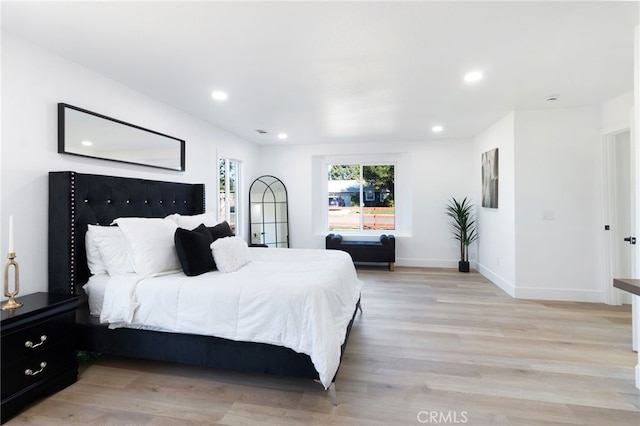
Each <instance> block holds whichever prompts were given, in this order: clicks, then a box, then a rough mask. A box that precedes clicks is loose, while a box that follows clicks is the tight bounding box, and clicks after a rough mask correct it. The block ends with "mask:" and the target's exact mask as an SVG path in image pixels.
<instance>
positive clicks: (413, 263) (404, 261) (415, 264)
mask: <svg viewBox="0 0 640 426" xmlns="http://www.w3.org/2000/svg"><path fill="white" fill-rule="evenodd" d="M396 266H407V267H411V268H452V269H458V261H457V260H446V259H418V258H409V257H403V258H396ZM469 266H470V268H471V269H476V262H473V261H470V262H469Z"/></svg>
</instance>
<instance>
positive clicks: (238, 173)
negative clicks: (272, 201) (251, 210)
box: [216, 155, 243, 235]
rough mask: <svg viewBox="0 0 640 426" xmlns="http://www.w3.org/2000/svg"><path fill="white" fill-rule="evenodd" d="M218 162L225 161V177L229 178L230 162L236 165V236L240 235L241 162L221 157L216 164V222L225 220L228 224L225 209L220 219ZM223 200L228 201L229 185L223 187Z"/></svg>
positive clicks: (241, 227) (227, 215)
mask: <svg viewBox="0 0 640 426" xmlns="http://www.w3.org/2000/svg"><path fill="white" fill-rule="evenodd" d="M220 160H225V176H227V177H228V176H229V162H230V161H232V162H234V163H236V230H235V233H236V235H242V229H243V226H242V220H241V219H242V216H241V212H242V210H243V209H242V206H241V203H240V200H241V199H242V198H241V195H242V194H241V192H242V189H241V188H242V187H241V185H240V180H241V176H242V167H241V166H242V161H240V160H236V159H235V158H231V157H225V156H223V155H221V156H219V157H218V162H217V164H216V166H217V167H216V217H218V221H220V222H221V221H223V220H226V221H227V222H229V221H230V220H231V212H230V210H229V209H228V208H227V209H225V214H224V217H220ZM225 199H226V200H228V199H229V185H228V184H227V185H226V187H225Z"/></svg>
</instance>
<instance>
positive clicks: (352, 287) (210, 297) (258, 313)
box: [88, 248, 362, 388]
mask: <svg viewBox="0 0 640 426" xmlns="http://www.w3.org/2000/svg"><path fill="white" fill-rule="evenodd" d="M251 254H252V257H253V261H252V262H251V263H249V264H248V265H245V266H244V267H242V268H241V269H240V270H238V271H237V272H233V273H228V274H223V273H221V272H219V271H213V272H208V273H206V274H202V275H199V276H196V277H186V276H185V275H184V274H183V273H171V274H166V275H161V276H152V277H142V276H140V275H137V274H125V275H120V276H116V277H112V278H110V279H109V280H108V282H107V283H106V285H104V301H103V303H102V309H101V311H100V320H101V322H103V323H109V324H110V327H132V328H147V329H154V330H164V331H173V332H180V333H190V334H203V335H210V336H216V337H222V338H226V339H231V340H236V341H247V342H260V343H268V344H272V345H279V346H285V347H288V348H290V349H293V350H294V351H296V352H300V353H305V354H307V355H309V356H310V357H311V360H312V362H313V364H314V366H315V368H316V370H317V371H318V374H319V377H320V381H321V383H322V384H323V385H324V386H325V388H327V387H328V386H329V385H330V384H331V380H332V379H333V377H334V375H335V373H336V371H337V369H338V364H339V362H340V347H341V345H342V343H344V340H345V334H346V328H347V324H348V323H349V321H350V320H351V317H352V315H353V312H354V309H355V306H356V303H357V301H358V299H359V297H360V290H361V288H362V282H361V281H360V280H358V278H357V274H356V271H355V268H354V267H353V262H352V261H351V257H350V256H349V255H348V254H347V253H345V252H342V251H339V250H304V249H275V248H268V249H266V248H252V249H251ZM91 286H92V284H91V283H90V284H89V285H88V288H89V291H88V294H89V296H90V298H91V297H92V293H96V294H99V293H100V292H99V291H98V290H95V291H93V290H92V287H91ZM90 305H91V304H90ZM94 305H95V303H94ZM92 313H95V312H92Z"/></svg>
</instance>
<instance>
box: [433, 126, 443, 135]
mask: <svg viewBox="0 0 640 426" xmlns="http://www.w3.org/2000/svg"><path fill="white" fill-rule="evenodd" d="M443 130H444V127H442V126H433V127H432V128H431V131H432V132H434V133H439V132H441V131H443Z"/></svg>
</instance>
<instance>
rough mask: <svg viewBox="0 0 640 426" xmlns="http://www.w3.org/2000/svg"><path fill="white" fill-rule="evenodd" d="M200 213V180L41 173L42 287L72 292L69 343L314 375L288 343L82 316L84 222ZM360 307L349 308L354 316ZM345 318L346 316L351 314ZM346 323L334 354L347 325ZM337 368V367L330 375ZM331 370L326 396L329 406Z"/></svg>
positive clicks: (85, 307) (225, 366)
mask: <svg viewBox="0 0 640 426" xmlns="http://www.w3.org/2000/svg"><path fill="white" fill-rule="evenodd" d="M204 211H205V200H204V185H203V184H186V183H175V182H160V181H151V180H144V179H134V178H123V177H113V176H100V175H92V174H82V173H76V172H50V173H49V292H51V293H61V294H66V295H69V296H80V297H81V302H80V308H79V309H78V314H77V317H76V348H77V349H78V350H83V351H89V352H97V353H102V354H108V355H115V356H123V357H130V358H141V359H149V360H156V361H170V362H178V363H183V364H191V365H199V366H203V367H210V368H222V369H231V370H237V371H251V372H260V373H270V374H278V375H284V376H294V377H305V378H310V379H316V380H317V379H318V372H317V371H316V370H315V368H314V366H313V363H312V362H311V358H310V357H309V356H308V355H305V354H300V353H297V352H295V351H293V350H291V349H289V348H285V347H282V346H274V345H268V344H262V343H251V342H237V341H233V340H227V339H221V338H217V337H210V336H202V335H194V334H181V333H166V332H157V331H149V330H137V329H136V330H134V329H127V328H117V329H109V328H108V327H107V326H106V325H104V324H100V321H99V319H98V318H95V317H91V316H90V315H89V308H88V304H87V303H86V295H85V294H84V291H83V289H82V286H83V285H84V284H85V283H86V282H87V280H88V279H89V276H90V273H89V268H88V266H87V259H86V254H85V233H86V232H87V225H88V224H94V225H95V224H99V225H110V224H111V222H112V221H113V220H114V219H116V218H118V217H165V216H167V215H169V214H172V213H179V214H184V215H189V214H199V213H203V212H204ZM359 305H360V302H359V301H358V304H357V306H356V307H354V317H355V314H356V311H357V309H358V307H359ZM354 317H353V318H354ZM353 318H352V319H351V322H350V323H349V325H348V328H347V333H346V338H345V342H344V344H343V345H342V353H343V354H344V350H345V348H346V344H347V341H348V338H349V333H350V331H351V326H352V325H353ZM336 374H337V373H336ZM334 383H335V376H334V378H333V381H332V384H331V386H330V387H329V389H328V390H329V395H330V397H331V400H332V402H333V403H334V404H336V395H335V384H334Z"/></svg>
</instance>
